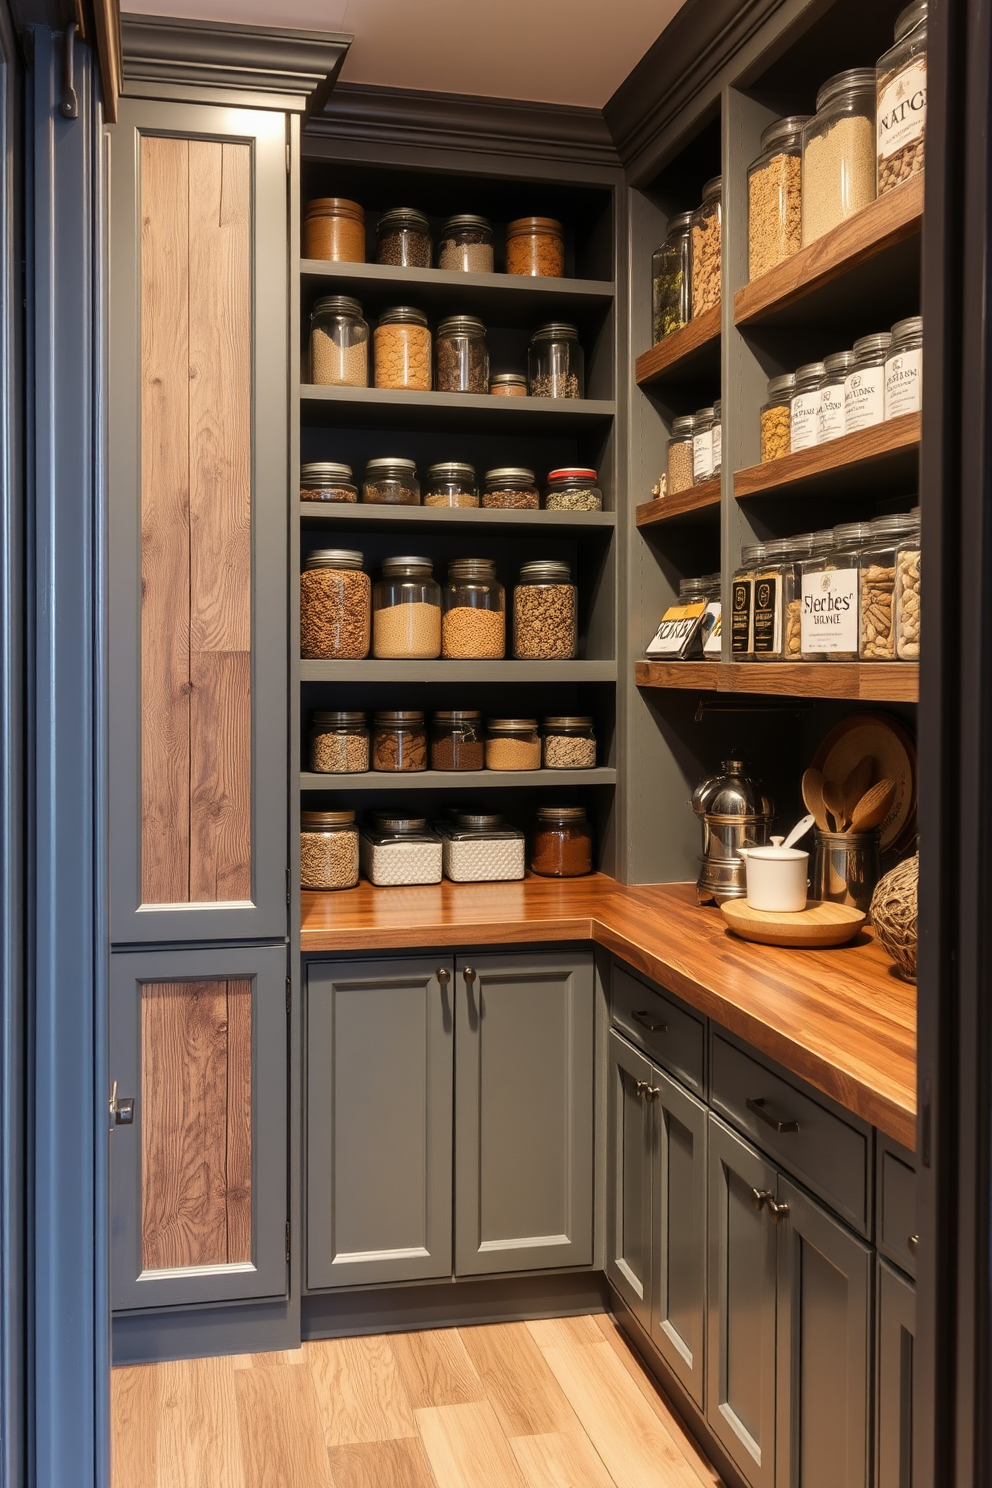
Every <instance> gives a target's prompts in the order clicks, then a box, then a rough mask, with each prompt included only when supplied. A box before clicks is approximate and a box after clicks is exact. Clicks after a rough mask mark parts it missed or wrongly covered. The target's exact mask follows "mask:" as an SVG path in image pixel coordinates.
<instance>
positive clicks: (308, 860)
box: [300, 811, 358, 889]
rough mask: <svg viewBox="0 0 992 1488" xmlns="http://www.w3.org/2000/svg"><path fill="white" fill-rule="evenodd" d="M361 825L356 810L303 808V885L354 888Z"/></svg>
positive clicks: (313, 887)
mask: <svg viewBox="0 0 992 1488" xmlns="http://www.w3.org/2000/svg"><path fill="white" fill-rule="evenodd" d="M357 882H358V828H357V827H356V826H355V813H354V812H353V811H301V812H300V888H301V889H353V888H354V887H355V885H356V884H357Z"/></svg>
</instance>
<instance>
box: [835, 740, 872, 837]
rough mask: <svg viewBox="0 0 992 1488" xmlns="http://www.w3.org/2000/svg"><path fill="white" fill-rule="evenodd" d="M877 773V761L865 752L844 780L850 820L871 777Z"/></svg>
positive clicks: (869, 783) (845, 810) (845, 798)
mask: <svg viewBox="0 0 992 1488" xmlns="http://www.w3.org/2000/svg"><path fill="white" fill-rule="evenodd" d="M874 773H875V761H874V760H873V759H872V757H871V755H870V754H863V755H862V756H861V758H860V759H859V760H858V763H857V764H856V765H855V767H854V769H853V770H852V771H851V773H850V775H848V777H847V779H846V780H845V781H844V788H843V793H844V815H845V816H846V817H847V820H848V821H850V820H851V818H852V817H853V815H854V808H855V806H857V804H858V802H859V801H860V800H861V797H862V796H863V795H864V793H865V791H866V790H867V789H868V787H869V786H870V785H871V778H872V776H873V775H874Z"/></svg>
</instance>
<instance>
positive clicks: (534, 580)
mask: <svg viewBox="0 0 992 1488" xmlns="http://www.w3.org/2000/svg"><path fill="white" fill-rule="evenodd" d="M577 645H578V595H577V591H576V588H575V585H574V584H573V583H572V570H571V567H570V566H569V564H567V563H563V562H560V561H558V560H557V559H539V560H537V561H536V562H532V563H525V564H523V566H522V567H521V569H520V579H519V582H518V583H517V586H516V588H515V589H514V591H513V654H514V656H515V657H517V659H518V660H521V661H570V660H571V659H572V658H573V657H574V656H575V652H576V647H577Z"/></svg>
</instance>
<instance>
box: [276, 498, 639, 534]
mask: <svg viewBox="0 0 992 1488" xmlns="http://www.w3.org/2000/svg"><path fill="white" fill-rule="evenodd" d="M300 520H301V521H302V522H303V523H304V524H305V525H308V526H314V527H325V526H328V525H330V526H341V527H355V526H359V527H364V526H365V525H367V524H368V523H371V524H372V525H373V526H376V525H377V524H379V525H383V526H386V527H389V528H391V529H403V528H409V529H410V530H413V529H414V528H416V530H417V531H419V532H422V531H424V530H425V529H426V528H428V527H431V526H436V527H444V528H449V529H450V528H458V529H459V530H466V529H468V528H478V527H480V526H481V527H490V528H493V529H495V531H497V532H499V531H506V530H507V528H511V529H513V530H514V531H522V530H526V529H527V528H528V527H541V528H544V529H545V530H547V529H548V528H552V529H553V530H555V531H557V532H579V531H588V530H589V529H590V528H594V529H599V530H603V529H609V528H611V527H615V526H616V525H617V514H616V512H611V511H599V512H571V511H543V510H542V511H519V510H518V511H500V510H492V509H490V508H489V507H481V506H472V507H457V506H451V507H449V506H377V505H375V504H374V503H372V502H368V503H366V502H364V501H358V502H355V503H351V502H344V501H301V502H300Z"/></svg>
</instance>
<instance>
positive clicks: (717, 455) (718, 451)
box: [710, 398, 723, 480]
mask: <svg viewBox="0 0 992 1488" xmlns="http://www.w3.org/2000/svg"><path fill="white" fill-rule="evenodd" d="M711 438H712V445H713V465H712V469H711V470H710V479H711V480H716V479H717V477H718V476H721V475H722V474H723V399H722V398H717V400H716V402H715V403H714V404H713V432H712V436H711Z"/></svg>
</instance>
